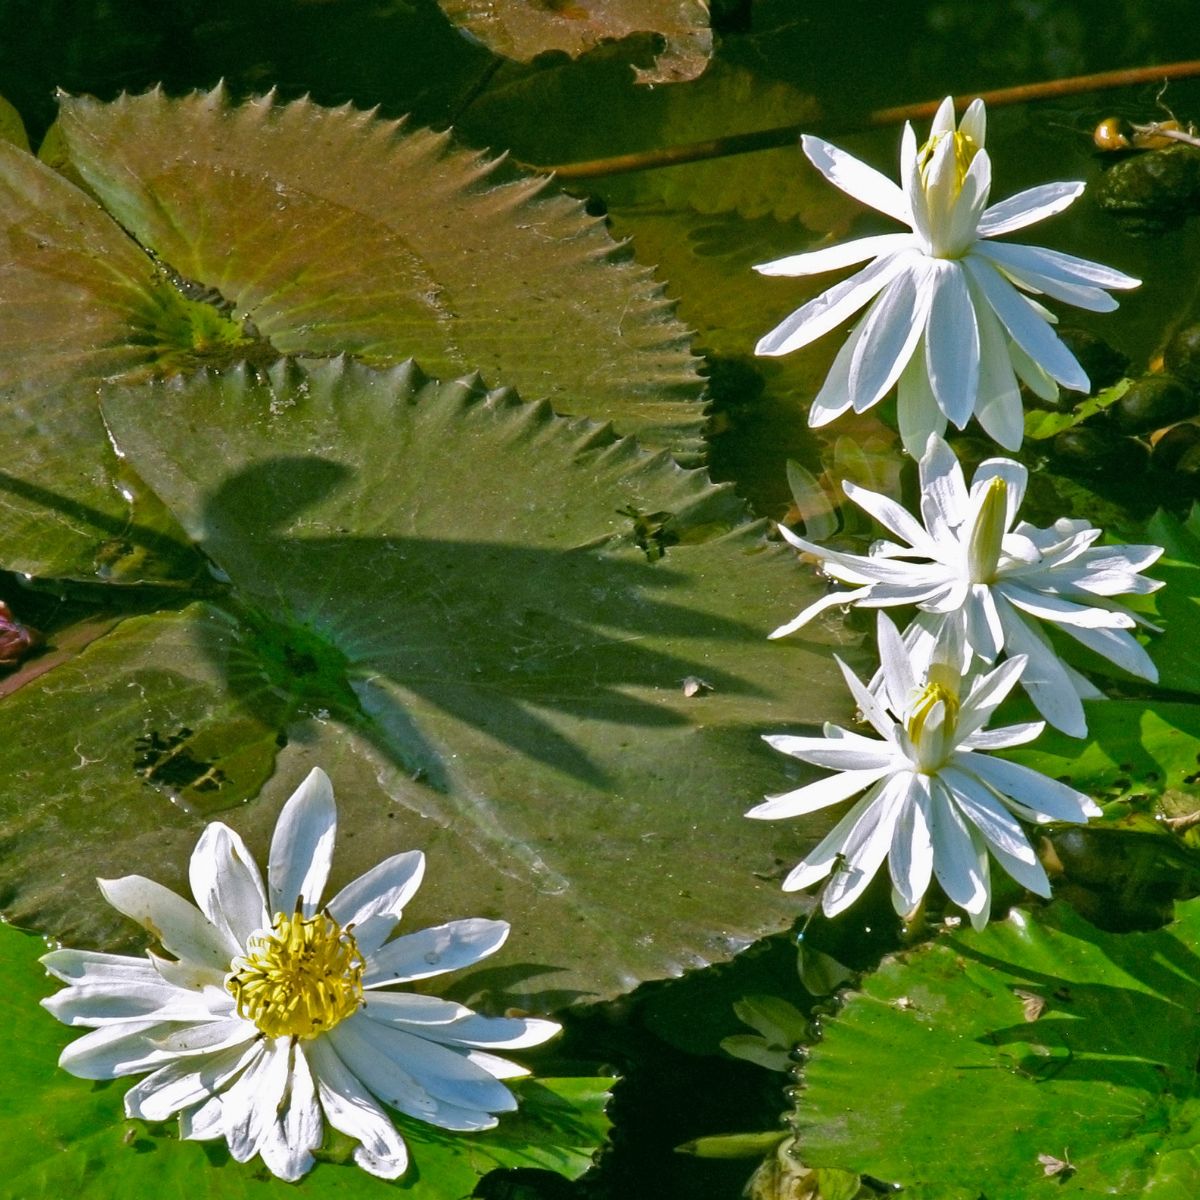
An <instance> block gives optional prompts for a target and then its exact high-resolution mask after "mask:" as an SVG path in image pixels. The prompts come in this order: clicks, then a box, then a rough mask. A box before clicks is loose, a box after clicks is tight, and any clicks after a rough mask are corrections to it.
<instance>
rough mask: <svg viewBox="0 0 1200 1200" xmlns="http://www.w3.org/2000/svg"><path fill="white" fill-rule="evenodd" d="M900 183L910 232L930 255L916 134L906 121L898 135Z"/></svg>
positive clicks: (929, 226)
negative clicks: (910, 228)
mask: <svg viewBox="0 0 1200 1200" xmlns="http://www.w3.org/2000/svg"><path fill="white" fill-rule="evenodd" d="M900 183H901V185H902V186H903V188H904V198H905V201H906V202H907V205H908V214H909V216H908V219H909V221H910V223H911V225H912V231H913V233H914V234H915V235H916V237H917V240H918V242H919V243H920V246H921V249H922V250H923V251H924V252H925V253H926V254H928V253H931V252H932V249H933V237H932V230H931V224H932V221H931V216H930V212H929V203H928V201H927V200H926V198H925V184H924V181H923V180H922V178H921V168H920V164H919V162H918V151H917V138H916V134H914V133H913V128H912V126H911V125H910V124H909V123H908V122H907V121H905V122H904V131H903V132H902V133H901V135H900Z"/></svg>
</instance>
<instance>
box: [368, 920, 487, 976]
mask: <svg viewBox="0 0 1200 1200" xmlns="http://www.w3.org/2000/svg"><path fill="white" fill-rule="evenodd" d="M508 929H509V927H508V922H507V921H489V920H486V919H484V918H483V917H468V918H466V919H465V920H462V921H448V922H447V923H446V924H445V925H435V926H433V927H432V928H430V929H422V930H421V931H420V932H418V933H410V934H407V935H406V936H405V937H400V938H396V939H395V940H394V941H391V942H388V943H387V944H386V945H385V946H384V947H383V948H382V949H381V950H379V951H378V952H377V953H376V954H375V955H374V956H372V957H371V958H370V959H368V960H367V970H366V974H365V975H364V977H363V985H364V986H365V987H387V986H388V985H389V984H393V983H409V982H411V981H412V980H414V979H427V978H428V977H429V976H430V975H441V974H442V973H443V972H444V971H457V970H458V969H459V968H460V967H469V966H471V965H472V964H473V963H477V962H479V961H480V960H481V959H484V958H487V957H488V955H489V954H495V952H496V951H497V950H499V949H500V947H501V946H503V945H504V941H505V939H506V938H507V937H508Z"/></svg>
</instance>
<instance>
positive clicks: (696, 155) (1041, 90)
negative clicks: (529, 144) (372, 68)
mask: <svg viewBox="0 0 1200 1200" xmlns="http://www.w3.org/2000/svg"><path fill="white" fill-rule="evenodd" d="M1196 75H1200V59H1192V60H1190V61H1188V62H1176V63H1162V64H1160V65H1159V66H1154V67H1129V68H1123V69H1121V70H1118V71H1100V72H1098V73H1097V74H1094V75H1072V76H1070V77H1069V78H1067V79H1050V80H1046V81H1044V82H1042V83H1022V84H1018V85H1017V86H1016V87H1007V88H995V89H994V90H992V91H990V92H968V93H966V94H965V95H962V96H956V97H955V98H954V99H955V104H956V105H957V106H959V107H961V106H962V105H964V104H966V103H969V102H970V101H971V100H973V99H975V97H976V96H978V97H979V98H980V99H982V100H983V101H984V103H986V104H988V105H989V106H991V107H993V108H995V107H997V106H1000V105H1005V104H1024V103H1027V102H1029V101H1034V100H1049V99H1053V98H1055V97H1058V96H1073V95H1077V94H1078V93H1080V92H1098V91H1105V90H1108V89H1110V88H1119V87H1132V86H1135V85H1137V84H1146V83H1158V82H1160V81H1163V80H1168V79H1186V78H1189V77H1191V76H1196ZM940 103H941V100H940V99H938V100H926V101H922V102H921V103H919V104H903V105H899V106H898V107H895V108H880V109H876V110H875V111H874V112H872V113H868V114H867V115H866V116H865V117H862V118H860V119H858V120H855V121H838V122H832V121H821V120H815V121H810V122H806V123H805V124H804V125H802V126H801V125H780V126H777V127H776V128H773V129H758V130H755V131H754V132H753V133H735V134H731V135H730V136H728V137H721V138H712V139H710V140H709V141H704V142H689V143H687V144H686V145H682V146H667V147H664V148H663V149H659V150H640V151H636V152H635V153H633V154H616V155H613V156H612V157H611V158H595V159H591V160H589V161H587V162H573V163H557V164H555V165H554V166H537V165H533V164H530V163H521V164H520V165H521V166H523V167H525V168H526V169H528V170H531V171H553V172H554V174H555V175H556V176H557V177H558V178H559V179H560V180H568V179H598V178H601V177H602V176H605V175H622V174H625V173H626V172H628V171H643V170H646V169H648V168H652V167H674V166H678V165H679V164H680V163H689V162H699V161H700V160H702V159H708V158H725V157H727V156H728V155H732V154H749V153H750V152H752V151H754V150H772V149H775V148H776V147H779V146H789V145H791V144H792V143H793V142H794V141H795V140H796V138H798V137H799V136H800V134H801V133H802V132H804V133H807V132H814V131H821V132H825V133H829V132H832V131H834V129H835V127H836V132H838V133H846V132H848V131H852V130H856V129H876V128H879V127H881V126H887V125H898V124H899V123H900V122H902V121H920V120H927V119H929V118H930V117H932V116H933V114H934V113H935V112H936V111H937V106H938V105H939V104H940Z"/></svg>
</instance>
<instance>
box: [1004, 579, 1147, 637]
mask: <svg viewBox="0 0 1200 1200" xmlns="http://www.w3.org/2000/svg"><path fill="white" fill-rule="evenodd" d="M997 590H998V591H999V592H1000V593H1001V595H1003V596H1004V597H1005V599H1006V600H1008V601H1009V603H1010V604H1012V605H1013V606H1014V607H1015V608H1019V609H1021V611H1022V612H1027V613H1029V614H1030V615H1031V616H1034V617H1039V618H1041V619H1042V620H1043V621H1053V622H1054V623H1055V624H1057V625H1062V626H1073V627H1075V628H1077V629H1132V628H1133V627H1134V624H1135V622H1134V619H1133V617H1132V616H1130V614H1129V613H1127V612H1119V611H1114V610H1112V609H1107V608H1100V607H1098V606H1094V605H1089V604H1076V603H1074V602H1072V601H1070V600H1065V599H1063V597H1061V596H1055V595H1053V594H1051V593H1049V592H1035V591H1033V590H1032V589H1030V588H1026V587H1022V586H1021V584H1020V583H1018V582H1017V581H1016V580H1012V581H1011V582H1010V581H1008V580H1004V581H1003V582H1002V583H1000V584H999V585H998V587H997Z"/></svg>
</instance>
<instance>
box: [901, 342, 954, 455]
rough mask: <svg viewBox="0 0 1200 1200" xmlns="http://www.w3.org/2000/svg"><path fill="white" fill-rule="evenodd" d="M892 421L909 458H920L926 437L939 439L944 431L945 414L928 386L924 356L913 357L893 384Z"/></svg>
mask: <svg viewBox="0 0 1200 1200" xmlns="http://www.w3.org/2000/svg"><path fill="white" fill-rule="evenodd" d="M896 419H897V421H898V423H899V425H900V440H901V442H902V443H903V444H904V449H905V450H907V451H908V452H909V454H911V455H912V456H913V458H920V456H921V454H922V452H923V451H924V449H925V447H926V446H927V445H928V444H929V439H930V437H941V435H942V434H943V433H945V431H946V414H945V413H944V412H942V410H941V407H940V406H939V405H938V402H937V400H936V399H935V397H934V394H933V388H932V387H931V386H930V384H929V374H928V372H927V371H926V369H925V355H924V354H920V353H918V354H914V355H913V356H912V358H910V359H909V360H908V366H907V367H905V368H904V371H903V372H902V373H901V375H900V378H899V380H898V381H897V385H896Z"/></svg>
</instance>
